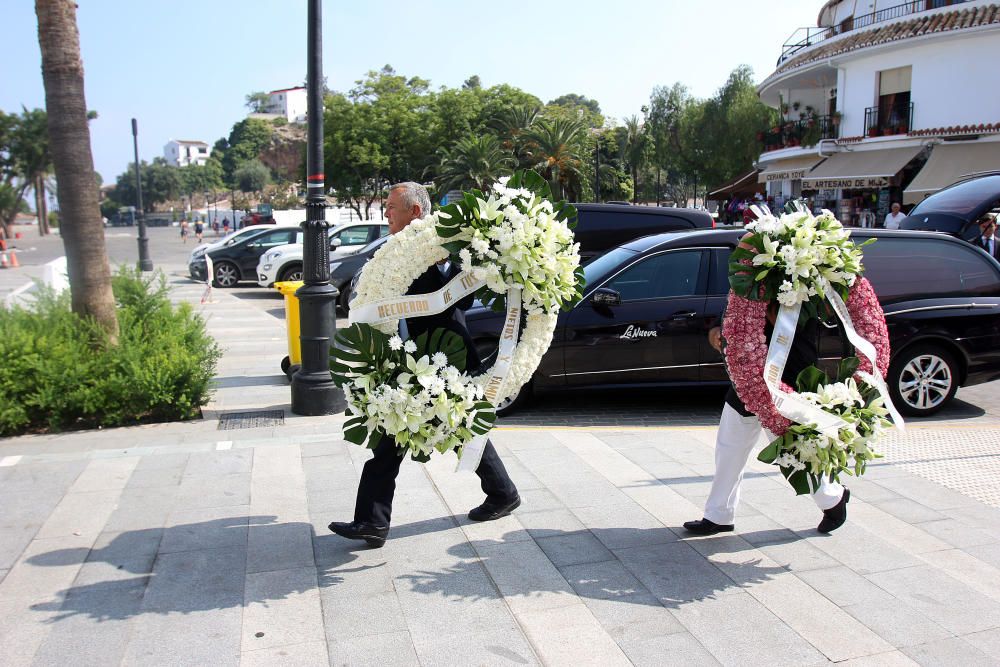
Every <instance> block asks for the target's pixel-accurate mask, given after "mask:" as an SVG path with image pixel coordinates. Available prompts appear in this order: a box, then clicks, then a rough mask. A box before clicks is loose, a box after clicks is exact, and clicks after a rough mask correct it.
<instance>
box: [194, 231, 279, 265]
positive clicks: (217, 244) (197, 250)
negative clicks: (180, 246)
mask: <svg viewBox="0 0 1000 667" xmlns="http://www.w3.org/2000/svg"><path fill="white" fill-rule="evenodd" d="M276 227H298V225H291V224H285V225H248V226H246V227H241V228H240V229H237V230H236V231H234V232H230V233H229V234H228V235H226V236H224V237H222V238H221V239H219V240H218V241H212V242H211V243H201V244H199V245H197V246H195V247H194V249H193V250H191V255H190V256H189V257H188V265H190V264H191V263H192V262H193V261H194V260H196V259H198V258H199V257H201V256H203V255H204V254H205V253H206V252H208V251H209V250H216V249H218V248H222V247H225V246H227V245H232V244H233V243H237V242H238V241H240V240H241V239H243V238H244V237H245V236H246V235H247V234H252V233H254V232H259V231H261V230H262V229H274V228H276Z"/></svg>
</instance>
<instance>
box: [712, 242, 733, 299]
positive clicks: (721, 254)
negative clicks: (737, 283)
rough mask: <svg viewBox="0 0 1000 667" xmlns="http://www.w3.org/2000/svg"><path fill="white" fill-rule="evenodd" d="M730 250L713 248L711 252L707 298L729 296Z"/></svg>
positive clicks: (731, 250)
mask: <svg viewBox="0 0 1000 667" xmlns="http://www.w3.org/2000/svg"><path fill="white" fill-rule="evenodd" d="M731 254H733V249H732V248H715V249H714V250H712V273H711V275H710V276H709V278H708V294H709V296H720V295H721V296H726V295H727V294H729V256H730V255H731Z"/></svg>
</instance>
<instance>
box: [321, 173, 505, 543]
mask: <svg viewBox="0 0 1000 667" xmlns="http://www.w3.org/2000/svg"><path fill="white" fill-rule="evenodd" d="M430 209H431V200H430V197H429V196H428V194H427V190H426V189H425V188H424V186H422V185H420V184H418V183H400V184H398V185H394V186H392V187H391V188H390V189H389V197H388V199H387V202H386V217H387V218H388V220H389V232H390V233H392V234H397V233H399V232H400V231H402V230H403V229H404V228H405V227H406V226H407V225H408V224H410V223H411V222H412V221H413V220H416V219H418V218H422V217H423V216H425V215H427V214H428V213H430ZM458 273H459V269H458V267H457V266H454V265H453V264H451V263H450V262H445V263H443V264H440V265H434V266H431V267H429V268H428V269H427V270H426V271H425V272H424V273H423V274H422V275H421V276H420V277H418V278H417V279H416V280H415V281H413V284H412V285H411V286H410V288H409V290H408V291H407V294H427V293H431V292H435V291H437V290H439V289H441V288H442V287H443V286H444V285H446V284H447V283H448V281H449V280H451V279H452V278H454V277H455V276H456V275H458ZM470 296H471V295H470ZM463 305H465V304H463V303H462V302H458V303H456V304H455V305H453V306H452V307H451V308H449V309H448V310H445V311H444V312H442V313H439V314H436V315H429V316H426V317H408V318H406V319H404V320H400V322H399V323H400V327H399V328H400V336H401V337H402V338H403V339H413V338H416V337H418V336H419V335H420V334H429V333H430V332H431V331H433V330H435V329H447V330H449V331H452V332H454V333H456V334H458V335H460V336H461V337H462V338H463V339H464V340H465V345H466V365H465V367H466V368H468V369H475V368H478V367H479V366H480V365H481V364H482V361H481V360H480V358H479V355H478V354H477V353H476V348H475V345H473V343H472V338H471V336H470V335H469V330H468V329H467V328H466V326H465V318H464V316H463V315H462V313H461V307H462V306H463ZM469 305H471V301H470V302H469ZM466 307H468V306H466ZM406 451H407V448H406V447H405V446H404V447H402V448H400V447H398V446H397V445H396V441H395V440H394V439H393V438H391V437H388V436H383V437H382V439H381V440H380V441H379V444H378V446H377V447H375V450H374V457H373V458H371V459H369V460H368V462H367V463H365V466H364V468H363V469H362V472H361V481H360V482H359V484H358V495H357V500H356V502H355V507H354V521H352V522H350V523H344V522H339V521H334V522H333V523H331V524H330V526H329V527H330V530H331V531H333V532H334V533H336V534H337V535H340V536H341V537H346V538H348V539H351V540H363V541H365V542H366V543H367V544H368V546H371V547H381V546H382V545H383V544H385V540H386V538H387V537H388V536H389V523H390V519H391V515H392V499H393V495H394V492H395V489H396V477H397V476H398V475H399V466H400V464H402V462H403V458H404V456H405V454H406ZM476 474H477V475H478V476H479V481H480V486H481V488H482V490H483V492H484V493H485V494H486V500H485V502H483V504H481V505H479V506H478V507H475V508H473V509H472V510H471V511H470V512H469V519H471V520H472V521H492V520H494V519H499V518H501V517H504V516H507V515H508V514H510V513H511V512H512V511H514V510H515V509H517V507H518V506H519V505H520V504H521V497H520V495H519V494H518V492H517V487H516V486H515V485H514V482H513V480H511V478H510V476H509V475H508V474H507V470H506V468H505V467H504V465H503V462H502V461H501V460H500V457H499V456H498V455H497V451H496V449H495V448H494V447H493V444H492V443H490V442H489V441H488V440H487V441H486V448H485V450H484V451H483V458H482V461H481V462H480V464H479V467H478V468H476Z"/></svg>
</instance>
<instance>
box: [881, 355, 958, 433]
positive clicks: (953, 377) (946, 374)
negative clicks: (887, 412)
mask: <svg viewBox="0 0 1000 667" xmlns="http://www.w3.org/2000/svg"><path fill="white" fill-rule="evenodd" d="M958 372H959V367H958V363H957V362H956V361H955V356H954V355H953V354H952V353H951V352H948V351H947V350H945V349H943V348H940V347H938V346H936V345H914V346H913V347H910V348H907V349H905V350H903V352H902V353H900V354H899V355H898V356H897V357H896V358H895V359H894V360H893V361H892V364H890V366H889V377H888V378H887V383H888V385H889V393H890V394H891V395H892V401H893V403H894V404H895V405H896V408H897V409H898V410H899V411H900V412H901V413H903V414H904V415H909V416H911V417H927V416H929V415H932V414H934V413H935V412H937V411H938V410H940V409H941V408H943V407H944V406H945V405H947V404H948V401H950V400H951V399H952V397H953V396H954V395H955V392H956V391H958V377H959V375H958Z"/></svg>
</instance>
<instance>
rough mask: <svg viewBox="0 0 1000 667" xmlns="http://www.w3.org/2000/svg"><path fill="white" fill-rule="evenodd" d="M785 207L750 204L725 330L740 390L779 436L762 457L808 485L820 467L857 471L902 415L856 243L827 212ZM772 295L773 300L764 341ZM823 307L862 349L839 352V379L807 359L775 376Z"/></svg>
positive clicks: (835, 474)
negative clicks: (805, 364)
mask: <svg viewBox="0 0 1000 667" xmlns="http://www.w3.org/2000/svg"><path fill="white" fill-rule="evenodd" d="M789 209H790V210H789V211H788V212H787V213H785V214H784V215H782V216H780V217H775V216H773V215H771V213H770V211H768V210H767V209H766V207H755V210H754V212H755V214H756V215H757V220H755V221H753V222H751V223H750V224H748V225H747V230H748V232H749V233H748V235H747V236H745V237H744V238H743V240H742V241H741V243H740V247H738V248H737V249H736V250H735V251H734V252H733V255H732V257H731V261H730V267H729V271H730V286H731V288H732V290H731V292H730V298H729V306H728V307H727V311H726V319H725V322H724V325H723V337H724V339H725V341H726V348H725V353H726V363H727V366H728V368H729V372H730V378H731V379H732V381H733V386H734V387H735V389H736V392H737V394H738V395H739V397H740V399H741V400H742V401H743V403H744V405H745V406H746V408H747V409H748V410H750V411H751V412H753V413H754V414H756V415H757V416H758V417H759V418H760V421H761V424H762V425H763V426H764V428H766V429H767V430H768V431H770V432H771V433H772V434H774V435H775V436H776V438H775V440H774V441H773V442H771V443H770V445H769V446H768V447H767V448H765V449H764V451H763V452H761V454H760V456H759V457H758V458H759V459H760V460H761V461H764V462H766V463H773V464H775V465H777V466H779V468H780V469H781V471H782V474H784V476H785V477H786V479H788V481H789V482H790V483H791V485H792V487H793V488H794V489H795V490H796V492H797V493H809V492H810V491H811V490H813V489H815V488H816V487H817V486H818V484H819V479H820V477H822V476H826V477H828V478H830V479H833V480H838V478H839V475H841V474H842V473H845V472H846V473H847V474H856V475H861V474H863V473H864V470H865V466H866V465H867V463H868V461H870V460H872V459H873V458H877V457H878V456H879V454H878V452H877V448H876V447H877V444H878V441H879V439H880V438H881V437H882V435H883V434H884V433H885V431H886V429H887V428H888V427H889V426H890V422H889V419H888V417H891V418H892V423H894V424H895V425H896V427H897V428H899V429H902V428H903V420H902V417H900V415H899V413H898V412H897V411H896V409H895V408H894V407H893V405H892V402H891V399H890V398H889V391H888V388H887V387H886V386H885V381H884V380H883V375H884V374H885V373H886V372H887V370H888V364H889V343H888V340H889V339H888V331H887V329H886V325H885V317H884V315H883V313H882V309H881V306H880V305H879V303H878V299H877V297H876V295H875V291H874V289H872V287H871V284H870V283H869V282H868V281H867V280H866V279H864V278H863V277H862V276H861V274H862V272H863V265H862V255H863V253H862V249H861V247H860V246H856V245H855V244H854V243H853V242H852V241H851V240H850V233H849V232H848V230H846V229H844V228H843V226H842V225H841V224H840V222H839V221H838V220H837V219H836V218H835V217H834V216H833V214H832V213H830V212H829V211H826V210H824V211H823V212H822V214H821V215H819V216H818V217H814V216H813V215H812V214H811V213H809V212H808V211H806V210H804V208H803V207H801V206H800V205H797V204H795V203H793V204H792V205H791V206H790V207H789ZM769 304H776V305H778V306H779V308H778V312H777V315H776V317H775V318H774V323H773V333H772V335H771V341H770V345H769V344H768V341H767V338H766V336H765V329H766V327H767V324H768V320H769V318H768V309H769ZM827 312H832V314H833V315H835V316H836V317H837V319H839V320H840V322H841V325H842V326H843V328H844V331H845V333H846V335H847V337H848V339H849V340H850V342H851V344H852V345H854V347H855V349H856V350H857V352H858V354H859V358H854V357H852V358H848V359H845V360H843V361H842V362H841V364H840V368H839V372H838V374H837V377H836V379H835V381H831V380H830V378H828V377H827V376H826V375H825V374H824V373H822V372H821V371H820V370H819V369H817V368H816V367H815V366H811V367H809V368H807V369H805V370H804V371H803V372H802V373H800V374H799V377H798V378H797V382H796V384H797V385H798V386H797V387H796V388H794V389H793V388H792V387H790V386H788V385H787V384H785V383H783V382H782V381H781V377H782V375H783V373H784V369H785V363H786V361H787V359H788V355H789V352H790V350H791V344H792V341H793V339H794V337H795V333H796V329H797V328H798V326H799V325H800V324H802V323H804V322H805V321H806V320H808V319H811V318H818V317H821V316H822V315H824V314H826V313H827ZM796 389H797V390H798V391H796Z"/></svg>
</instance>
